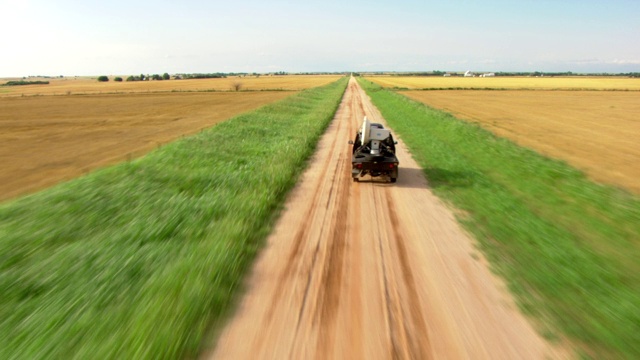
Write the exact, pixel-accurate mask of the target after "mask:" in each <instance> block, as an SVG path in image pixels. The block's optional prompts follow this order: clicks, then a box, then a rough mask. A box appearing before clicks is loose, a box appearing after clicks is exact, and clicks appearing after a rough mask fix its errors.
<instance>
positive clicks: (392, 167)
mask: <svg viewBox="0 0 640 360" xmlns="http://www.w3.org/2000/svg"><path fill="white" fill-rule="evenodd" d="M397 143H398V142H397V141H394V140H393V135H391V132H390V131H389V130H387V129H385V128H384V127H383V126H382V124H378V123H371V122H369V120H368V119H367V117H366V116H365V118H364V121H363V122H362V126H361V128H360V129H359V130H358V132H357V133H356V138H355V140H353V141H352V140H349V144H352V145H353V150H352V154H353V156H352V157H351V166H352V167H351V176H352V177H353V181H356V182H357V181H359V180H360V178H361V177H363V176H365V175H370V176H371V177H378V176H384V177H387V178H388V179H389V181H391V182H392V183H394V182H396V180H397V179H398V164H399V161H398V158H397V157H396V144H397Z"/></svg>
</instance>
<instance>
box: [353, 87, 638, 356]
mask: <svg viewBox="0 0 640 360" xmlns="http://www.w3.org/2000/svg"><path fill="white" fill-rule="evenodd" d="M360 83H361V84H362V85H363V87H364V88H365V89H366V91H367V93H368V94H369V96H370V97H371V99H372V100H373V102H374V104H375V105H376V106H377V107H378V109H380V111H381V112H382V114H383V116H384V117H385V119H386V120H387V121H388V123H389V125H390V126H391V127H392V128H393V129H394V131H396V132H398V134H399V135H401V136H402V139H403V141H404V142H406V144H407V146H408V147H409V148H410V149H411V152H412V154H413V157H414V158H415V159H416V160H417V161H418V163H419V164H420V165H421V167H423V169H424V172H425V174H426V176H427V178H428V179H429V183H430V185H431V187H432V188H433V190H434V191H435V193H436V194H437V195H439V196H440V197H442V198H444V199H446V200H447V201H449V202H450V203H451V204H452V205H453V206H454V207H456V208H458V209H460V210H463V211H462V213H463V214H465V215H464V216H460V221H461V222H462V223H463V224H464V225H465V226H466V228H467V229H469V231H471V232H472V233H473V234H475V236H476V238H477V239H478V240H479V242H480V244H481V247H482V249H483V250H484V252H485V253H486V254H488V257H489V258H490V260H491V262H492V264H493V265H494V267H495V270H497V271H498V272H500V273H501V274H503V275H504V276H505V277H506V278H507V281H508V283H509V285H510V288H511V290H512V291H513V292H514V293H515V294H516V295H517V298H518V299H519V303H520V305H521V307H522V309H523V310H524V311H525V312H526V313H528V314H530V315H531V316H533V317H536V318H543V319H544V321H543V322H548V323H550V324H551V325H550V328H544V325H542V324H539V325H540V326H541V327H543V328H542V329H541V331H542V332H543V333H544V335H546V336H548V337H549V338H551V339H554V338H556V339H557V338H568V339H569V340H570V341H571V342H573V343H574V344H576V345H577V347H578V352H579V353H580V355H581V356H586V357H592V356H593V357H596V358H640V199H639V198H638V197H637V196H636V195H633V194H629V193H628V192H625V191H623V190H620V189H615V188H613V187H608V186H603V185H599V184H596V183H594V182H592V181H590V180H588V179H587V178H586V177H585V175H584V174H583V173H581V172H579V171H577V170H575V169H574V168H572V167H570V166H568V165H567V164H565V163H564V162H561V161H557V160H553V159H549V158H546V157H543V156H541V155H539V154H537V153H536V152H534V151H532V150H528V149H525V148H522V147H519V146H517V145H515V144H514V143H512V142H511V141H509V140H506V139H502V138H498V137H496V136H494V135H493V134H492V133H490V132H489V131H486V130H484V129H482V128H481V127H479V126H477V125H473V124H469V123H466V122H464V121H461V120H458V119H456V118H454V117H453V116H451V115H450V114H447V113H444V112H441V111H438V110H433V109H430V108H428V107H427V106H425V105H423V104H421V103H418V102H416V101H413V100H410V99H408V98H406V97H404V96H402V95H400V94H397V93H395V92H392V91H389V90H385V89H382V88H381V87H379V86H378V85H375V84H373V83H371V82H368V81H366V80H362V79H361V80H360ZM400 161H402V159H400ZM400 177H402V169H400Z"/></svg>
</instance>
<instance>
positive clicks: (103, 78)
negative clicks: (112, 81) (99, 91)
mask: <svg viewBox="0 0 640 360" xmlns="http://www.w3.org/2000/svg"><path fill="white" fill-rule="evenodd" d="M98 81H100V82H105V81H109V78H108V77H106V76H104V75H102V76H98Z"/></svg>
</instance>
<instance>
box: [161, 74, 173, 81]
mask: <svg viewBox="0 0 640 360" xmlns="http://www.w3.org/2000/svg"><path fill="white" fill-rule="evenodd" d="M169 79H171V76H170V75H169V73H164V74H162V80H169Z"/></svg>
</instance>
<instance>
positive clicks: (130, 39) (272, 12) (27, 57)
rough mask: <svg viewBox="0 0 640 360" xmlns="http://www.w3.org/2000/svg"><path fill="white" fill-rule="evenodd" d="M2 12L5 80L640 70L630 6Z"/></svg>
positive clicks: (14, 8) (286, 4) (34, 8)
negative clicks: (156, 75)
mask: <svg viewBox="0 0 640 360" xmlns="http://www.w3.org/2000/svg"><path fill="white" fill-rule="evenodd" d="M0 11H2V13H3V14H4V15H5V16H4V19H3V21H2V22H0V30H1V31H2V33H3V34H4V36H3V37H2V39H0V46H1V48H2V49H3V50H4V51H5V54H6V55H5V56H3V57H0V77H23V76H35V75H44V76H60V75H64V76H97V75H125V74H140V73H145V74H154V73H159V74H162V73H165V72H168V73H170V74H175V73H211V72H227V73H228V72H249V73H252V72H257V73H267V72H276V71H285V72H291V73H299V72H338V71H362V72H366V71H397V72H406V71H433V70H441V71H459V72H463V71H466V70H471V71H475V72H482V71H492V72H498V71H518V72H533V71H543V72H566V71H571V72H574V73H603V72H607V73H627V72H638V71H640V46H639V45H640V44H638V42H639V41H638V40H637V34H640V22H638V21H637V14H638V13H640V2H635V1H631V0H614V1H611V2H606V3H605V2H600V1H594V0H587V1H576V0H560V1H532V0H526V1H518V2H514V1H505V0H487V1H485V2H482V3H478V2H474V1H470V0H469V1H449V2H430V1H401V2H396V3H394V4H391V3H389V2H386V1H375V0H373V1H362V0H357V1H350V2H348V3H347V2H345V1H335V0H325V1H315V0H313V1H307V2H304V3H302V2H300V3H299V2H293V1H285V0H279V1H270V2H261V1H256V0H249V1H239V2H234V3H233V4H231V3H229V2H219V1H196V0H186V1H184V2H180V3H177V4H176V3H173V2H170V1H166V0H160V1H155V2H149V1H122V0H114V1H112V2H109V3H88V2H82V1H74V0H57V1H55V3H51V2H47V1H44V0H23V1H18V0H0ZM7 35H10V36H7Z"/></svg>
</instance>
